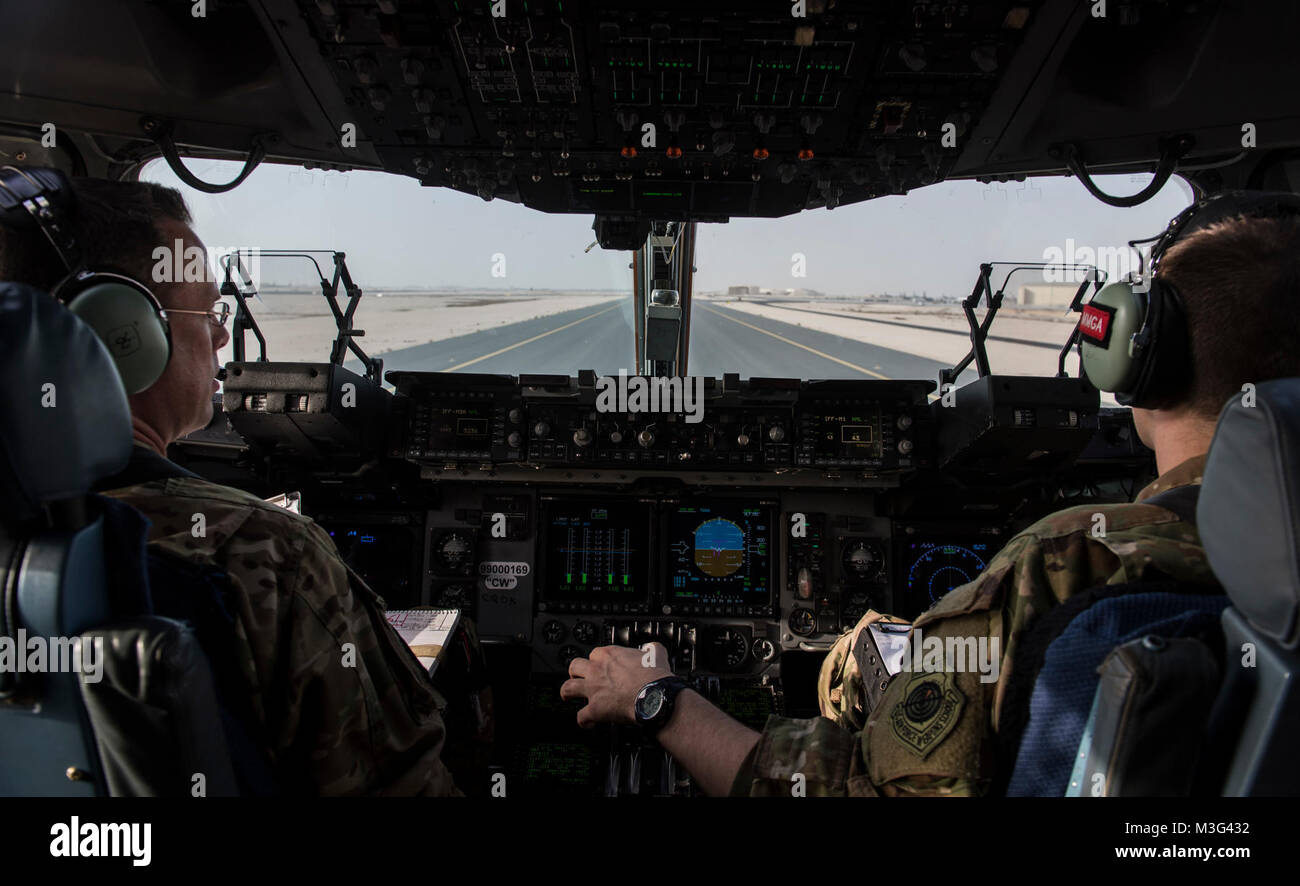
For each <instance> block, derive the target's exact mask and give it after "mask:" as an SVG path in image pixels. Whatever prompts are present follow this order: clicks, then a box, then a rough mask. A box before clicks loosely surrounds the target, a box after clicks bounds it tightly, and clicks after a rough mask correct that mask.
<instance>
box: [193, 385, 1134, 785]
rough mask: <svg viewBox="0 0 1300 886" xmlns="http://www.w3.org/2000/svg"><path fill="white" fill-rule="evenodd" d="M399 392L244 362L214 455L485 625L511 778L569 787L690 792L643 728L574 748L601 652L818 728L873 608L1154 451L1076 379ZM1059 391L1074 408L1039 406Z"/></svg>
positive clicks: (973, 560) (352, 554)
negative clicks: (570, 692)
mask: <svg viewBox="0 0 1300 886" xmlns="http://www.w3.org/2000/svg"><path fill="white" fill-rule="evenodd" d="M387 379H388V381H389V382H391V383H392V384H393V386H394V387H395V389H396V391H395V393H390V392H388V391H386V390H383V389H380V388H378V387H377V386H374V385H371V387H370V388H369V389H368V390H367V393H366V396H365V397H363V398H360V399H358V400H357V401H356V403H357V404H360V405H359V406H356V407H349V406H348V405H347V403H349V402H352V401H351V400H347V401H345V400H344V398H343V396H342V391H343V390H344V387H345V386H346V385H355V386H356V387H357V389H358V390H359V389H360V388H361V387H362V386H363V385H368V384H370V383H369V382H367V381H366V380H365V379H363V378H361V377H359V376H357V375H355V374H353V373H350V372H349V371H348V370H347V369H345V368H343V367H339V366H336V365H328V364H268V363H257V362H245V363H239V364H233V367H232V370H231V371H230V372H229V378H228V380H227V384H226V389H225V395H224V397H223V412H224V416H225V418H226V419H227V423H226V427H227V431H225V432H221V433H217V434H210V435H208V436H206V437H204V438H202V439H196V440H195V441H194V442H193V444H192V445H193V447H194V451H200V452H203V453H209V454H210V455H209V456H208V457H209V458H210V459H214V460H215V459H219V458H221V459H224V462H223V469H224V470H226V471H228V473H227V474H226V475H225V476H224V477H223V479H225V481H226V482H229V483H231V485H240V486H241V487H243V488H249V489H250V490H261V489H267V491H270V492H272V493H274V492H277V491H283V490H284V489H286V488H288V489H292V490H295V491H300V492H301V502H302V509H303V513H304V514H306V515H307V516H309V517H312V518H313V519H315V520H316V521H317V522H318V523H319V524H321V525H322V526H323V527H324V528H325V529H326V531H328V532H329V533H330V534H331V536H332V537H333V538H334V540H335V543H336V545H337V546H338V548H339V551H340V554H341V555H342V556H343V558H344V559H345V561H346V562H347V563H348V564H349V566H351V567H352V568H353V569H354V570H355V571H356V572H357V573H358V574H359V575H360V576H361V577H362V579H363V580H364V581H365V582H366V583H367V584H368V585H370V586H371V587H372V588H373V589H374V590H375V591H376V592H377V593H379V594H380V595H381V596H382V597H383V598H384V600H385V602H386V603H387V605H388V606H389V607H390V608H395V609H397V608H409V607H415V606H432V607H439V608H443V607H452V608H457V609H460V610H462V612H463V613H464V614H465V615H466V616H468V617H469V619H471V620H472V623H473V626H474V630H475V631H476V633H477V636H478V638H479V639H480V640H481V641H482V644H483V649H484V650H485V656H486V660H487V666H488V667H489V669H491V670H493V672H494V673H493V676H492V684H493V687H494V692H498V691H499V692H500V693H501V694H500V695H498V696H497V710H498V711H499V712H501V714H502V716H503V717H508V718H514V720H513V726H512V727H511V728H510V729H506V730H505V732H507V733H508V734H510V735H511V739H510V741H509V742H507V743H506V744H505V745H503V747H502V748H501V749H500V753H499V755H498V763H499V765H503V766H505V767H506V768H507V769H508V770H509V771H510V772H512V773H516V774H521V775H522V777H523V785H524V790H533V789H535V790H538V791H540V792H543V793H545V792H548V791H554V790H576V791H579V792H583V791H591V790H595V791H596V792H604V793H607V794H609V793H637V792H639V791H649V792H651V793H658V794H671V793H677V792H680V791H681V790H682V788H681V785H682V782H681V780H680V777H679V776H680V773H678V772H677V771H676V770H675V768H674V766H675V764H674V763H673V761H672V760H671V759H670V758H667V757H665V758H663V759H658V758H657V757H650V758H648V757H646V756H645V754H646V750H647V749H646V747H645V746H644V744H643V743H642V742H640V740H639V739H638V738H637V737H635V736H632V735H613V736H605V737H604V738H601V737H600V736H596V737H593V736H592V735H590V734H583V735H577V734H575V731H576V727H575V726H574V721H573V715H574V710H572V709H571V706H569V705H568V704H567V703H562V702H561V701H560V700H559V698H558V694H557V687H558V685H559V683H560V682H562V681H563V680H564V679H565V675H566V673H567V671H568V667H569V664H570V662H571V661H572V660H573V659H574V658H576V657H578V656H588V655H590V653H591V651H592V650H593V649H594V648H596V647H598V646H610V645H615V646H627V647H638V646H641V645H643V644H645V643H648V642H652V641H653V642H657V643H661V644H662V645H663V646H664V647H665V648H666V649H667V651H668V654H669V657H670V664H671V666H672V669H673V671H674V672H675V673H677V674H680V675H683V676H685V677H687V678H688V679H689V680H690V681H691V684H692V686H694V687H695V688H696V689H697V691H699V692H701V693H703V694H704V695H705V696H706V697H708V698H710V699H711V700H713V701H715V702H716V703H717V704H719V705H720V706H722V707H723V709H724V710H726V711H728V712H729V713H731V714H732V715H733V716H736V717H738V718H740V719H742V720H743V721H745V722H750V723H751V724H752V725H754V726H756V727H760V728H761V726H762V725H763V722H764V720H765V718H766V717H767V716H768V715H769V714H773V713H777V714H785V715H789V716H796V717H807V716H813V715H815V714H816V713H817V712H818V707H817V700H816V694H815V686H816V684H817V673H818V669H819V667H820V665H821V662H822V660H823V658H824V656H825V653H826V652H827V651H829V650H830V649H831V648H832V646H833V645H834V644H835V642H836V641H837V640H839V638H840V637H841V636H842V635H843V633H844V632H845V631H848V630H850V629H851V628H852V627H853V626H854V625H855V624H856V623H857V622H858V620H859V619H860V618H861V617H862V615H863V613H865V612H866V611H867V610H868V609H875V610H877V611H880V612H886V613H890V614H894V615H898V616H902V617H904V618H908V619H914V618H915V617H916V616H918V615H919V614H920V613H922V612H923V611H925V610H926V609H927V608H929V607H930V606H932V605H933V604H934V603H935V602H936V601H937V600H938V599H939V598H940V597H942V595H943V594H944V593H946V592H947V591H949V590H950V589H952V588H954V587H956V586H958V585H960V584H963V583H965V582H967V581H970V580H971V579H973V578H975V577H976V576H977V575H979V574H980V572H981V571H982V570H983V569H985V568H986V567H987V565H988V564H989V562H990V561H991V559H992V558H993V556H995V555H996V553H997V551H998V550H1000V549H1001V548H1002V546H1003V544H1004V543H1005V540H1006V539H1007V538H1008V537H1009V536H1010V534H1011V533H1013V532H1014V531H1016V530H1017V529H1018V528H1022V527H1024V526H1027V525H1029V523H1031V522H1033V520H1034V519H1037V517H1038V516H1042V515H1044V514H1046V513H1050V512H1051V511H1054V510H1058V509H1059V507H1060V506H1061V503H1062V502H1061V500H1060V498H1059V497H1060V496H1061V495H1064V494H1067V493H1065V492H1064V491H1063V490H1065V489H1067V488H1074V489H1093V490H1095V489H1098V488H1100V487H1101V486H1104V485H1105V484H1108V483H1110V484H1118V487H1119V488H1121V489H1122V488H1123V486H1124V485H1125V484H1130V485H1131V483H1132V482H1134V478H1135V477H1139V476H1141V475H1142V472H1143V470H1145V469H1146V467H1147V463H1146V462H1144V461H1143V460H1144V459H1148V460H1149V453H1142V452H1138V451H1136V450H1134V448H1133V447H1132V445H1130V441H1131V440H1132V439H1134V434H1133V432H1132V427H1131V419H1130V418H1129V416H1128V413H1127V412H1124V413H1123V414H1118V413H1115V414H1111V413H1104V412H1102V411H1099V410H1098V408H1097V404H1096V394H1095V391H1093V392H1091V393H1089V392H1088V391H1086V390H1082V389H1081V388H1080V383H1079V382H1078V381H1077V380H1074V379H1018V378H1009V377H1000V378H998V379H996V382H997V383H996V384H994V383H993V380H991V379H990V380H986V381H985V383H982V384H972V385H968V386H965V387H963V388H961V389H958V391H957V395H956V401H955V407H956V408H947V407H948V406H949V404H948V403H944V402H939V401H936V402H933V403H932V402H929V395H930V394H931V393H932V391H933V389H934V387H935V386H934V385H933V383H931V382H927V381H890V380H862V381H852V380H834V381H816V380H814V381H800V380H795V379H763V378H754V379H748V380H744V381H742V380H741V379H739V378H738V377H736V376H734V375H728V376H724V377H723V378H721V379H704V380H703V381H702V383H693V388H694V390H696V391H702V396H700V397H698V398H693V399H692V402H693V404H694V405H695V406H697V407H698V408H696V409H695V410H694V411H690V410H684V411H680V412H673V411H671V407H672V404H671V403H669V404H668V405H667V406H665V405H664V403H663V401H662V400H661V401H660V403H659V407H658V408H657V409H656V410H654V411H652V410H650V409H636V410H634V409H630V408H627V407H630V406H632V401H631V400H630V399H628V400H627V401H626V402H625V403H624V404H623V406H624V408H622V409H619V408H612V407H610V405H609V404H608V403H605V402H601V401H600V399H599V397H598V390H599V389H600V387H601V386H600V384H598V380H597V378H596V376H595V373H591V372H583V373H579V374H578V375H577V376H576V377H568V376H544V375H533V376H519V377H512V376H500V375H473V374H460V373H422V372H390V373H388V375H387ZM620 383H621V382H620ZM627 384H628V386H629V389H630V387H631V382H630V380H629V382H628V383H627ZM681 387H682V389H683V390H684V389H685V383H683V384H682V385H681ZM606 390H608V387H607V386H606ZM298 391H302V392H306V394H305V395H304V394H302V393H295V392H298ZM268 392H275V396H270V395H269V393H268ZM1049 395H1050V399H1052V400H1053V402H1056V401H1061V402H1068V403H1069V404H1070V406H1071V411H1070V413H1069V415H1068V416H1067V418H1068V421H1067V420H1065V419H1062V418H1060V417H1059V416H1057V415H1056V414H1055V413H1051V414H1048V413H1045V412H1043V411H1038V412H1033V411H1032V410H1030V411H1029V412H1027V411H1026V409H1027V404H1028V405H1032V404H1034V403H1037V402H1040V401H1041V400H1043V399H1044V398H1045V397H1049ZM304 400H305V401H306V409H305V411H304V410H303V409H302V408H299V407H298V406H295V405H294V404H301V403H302V402H303V401H304ZM1026 415H1030V416H1031V419H1032V420H1028V421H1027V420H1026V419H1025V416H1026ZM1025 451H1029V452H1033V453H1035V454H1036V457H1035V458H1034V459H1032V460H1031V461H1029V462H1025V461H1024V459H1022V458H1020V457H1019V455H1018V454H1019V453H1022V452H1025ZM1008 460H1010V461H1011V462H1012V463H1011V464H1007V462H1008ZM188 466H192V467H198V465H196V464H195V463H194V462H191V463H190V465H188ZM206 467H207V469H208V472H209V473H215V474H216V476H221V475H220V474H219V473H216V472H214V470H213V468H214V465H213V464H212V462H209V463H207V465H206ZM1008 468H1015V469H1016V470H1018V471H1020V473H1019V474H1017V476H1018V477H1020V478H1021V480H1020V482H1017V483H1014V484H1009V483H1007V482H1006V481H1005V478H1006V476H1007V470H1008ZM237 471H247V472H248V474H246V475H245V477H244V479H243V480H242V482H241V481H240V480H239V479H236V472H237ZM1033 471H1038V472H1039V473H1037V474H1034V473H1033ZM250 475H251V476H250ZM214 478H215V477H214ZM651 759H653V760H657V762H655V763H653V764H652V765H650V764H647V765H644V766H643V765H642V764H643V762H644V761H646V760H651ZM688 790H689V788H688ZM548 795H549V794H548Z"/></svg>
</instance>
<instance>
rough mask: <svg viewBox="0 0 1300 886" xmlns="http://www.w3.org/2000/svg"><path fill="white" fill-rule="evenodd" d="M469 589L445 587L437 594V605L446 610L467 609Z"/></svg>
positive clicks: (462, 586)
mask: <svg viewBox="0 0 1300 886" xmlns="http://www.w3.org/2000/svg"><path fill="white" fill-rule="evenodd" d="M469 602H470V593H469V588H467V587H466V586H465V585H447V586H446V587H444V588H443V589H442V592H441V593H439V594H438V605H439V606H443V607H445V608H447V609H468V608H469Z"/></svg>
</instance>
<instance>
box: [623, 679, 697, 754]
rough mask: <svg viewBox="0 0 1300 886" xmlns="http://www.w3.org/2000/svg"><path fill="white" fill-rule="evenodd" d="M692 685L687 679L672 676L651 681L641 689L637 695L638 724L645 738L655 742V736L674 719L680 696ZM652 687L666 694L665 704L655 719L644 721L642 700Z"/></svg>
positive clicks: (660, 707) (655, 715) (661, 706)
mask: <svg viewBox="0 0 1300 886" xmlns="http://www.w3.org/2000/svg"><path fill="white" fill-rule="evenodd" d="M690 685H691V684H690V683H688V682H687V681H686V679H685V678H683V677H678V676H672V677H661V678H659V679H658V680H651V681H650V682H649V683H647V684H645V685H644V686H642V687H641V690H640V691H639V692H638V693H637V695H636V697H637V703H638V706H637V711H636V724H637V726H638V727H639V728H640V730H641V734H642V735H643V736H645V737H646V738H648V739H651V740H654V738H655V736H656V735H658V734H659V731H660V730H661V729H663V728H664V726H666V725H668V721H669V720H671V719H672V717H673V711H674V709H675V707H676V702H677V696H678V694H680V693H681V691H682V690H683V689H689V688H690ZM651 687H657V688H659V689H661V690H662V691H663V693H664V700H663V704H661V705H660V706H659V710H658V711H656V712H655V714H654V716H653V717H651V718H648V719H643V718H642V717H641V711H640V706H639V705H640V701H641V699H642V698H644V697H645V695H646V693H647V691H648V690H650V689H651Z"/></svg>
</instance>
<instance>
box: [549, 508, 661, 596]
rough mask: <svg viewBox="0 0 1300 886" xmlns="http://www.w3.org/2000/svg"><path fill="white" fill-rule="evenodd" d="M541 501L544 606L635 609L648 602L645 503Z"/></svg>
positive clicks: (647, 542) (648, 511)
mask: <svg viewBox="0 0 1300 886" xmlns="http://www.w3.org/2000/svg"><path fill="white" fill-rule="evenodd" d="M543 505H544V509H545V510H544V517H543V520H544V525H545V526H546V548H545V550H544V552H543V556H544V558H545V573H544V574H545V585H544V587H543V589H542V593H543V597H544V598H545V599H546V600H547V602H548V607H549V608H551V609H553V610H555V611H562V610H565V609H568V610H572V611H586V612H589V611H593V610H601V611H616V612H634V611H638V610H639V609H641V608H643V607H645V606H647V605H648V597H649V589H650V583H649V574H648V569H647V563H648V559H649V558H648V557H647V554H646V552H647V549H648V548H649V532H650V508H649V506H648V505H645V504H640V503H637V502H601V501H596V500H594V499H580V500H558V499H556V500H551V501H546V502H544V503H543Z"/></svg>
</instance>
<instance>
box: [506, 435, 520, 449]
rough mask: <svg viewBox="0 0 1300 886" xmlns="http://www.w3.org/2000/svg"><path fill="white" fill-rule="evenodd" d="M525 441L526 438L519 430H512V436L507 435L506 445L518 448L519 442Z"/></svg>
mask: <svg viewBox="0 0 1300 886" xmlns="http://www.w3.org/2000/svg"><path fill="white" fill-rule="evenodd" d="M523 442H524V438H523V437H522V436H520V434H519V432H518V431H511V432H510V436H508V437H506V445H507V446H509V447H510V448H511V449H518V448H519V444H521V443H523Z"/></svg>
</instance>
